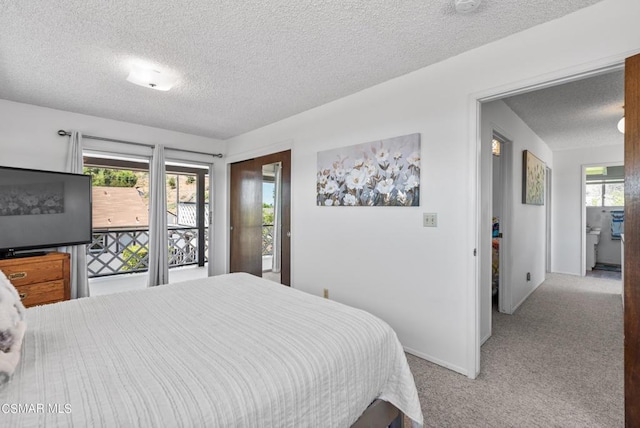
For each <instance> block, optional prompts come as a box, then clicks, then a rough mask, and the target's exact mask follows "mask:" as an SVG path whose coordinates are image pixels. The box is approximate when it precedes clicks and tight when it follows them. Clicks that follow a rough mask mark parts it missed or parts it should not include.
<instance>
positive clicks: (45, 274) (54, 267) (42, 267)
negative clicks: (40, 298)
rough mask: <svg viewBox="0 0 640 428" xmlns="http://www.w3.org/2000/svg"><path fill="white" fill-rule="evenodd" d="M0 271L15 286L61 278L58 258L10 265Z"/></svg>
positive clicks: (60, 262)
mask: <svg viewBox="0 0 640 428" xmlns="http://www.w3.org/2000/svg"><path fill="white" fill-rule="evenodd" d="M2 271H3V272H4V274H5V275H6V276H7V278H9V281H11V283H12V284H13V285H14V286H16V287H19V286H21V285H29V284H38V283H41V282H48V281H55V280H59V279H60V280H61V279H63V271H62V261H60V260H51V261H42V262H39V263H24V264H21V265H10V266H6V267H3V268H2Z"/></svg>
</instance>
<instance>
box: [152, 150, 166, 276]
mask: <svg viewBox="0 0 640 428" xmlns="http://www.w3.org/2000/svg"><path fill="white" fill-rule="evenodd" d="M164 163H165V161H164V146H161V145H157V146H156V147H155V148H154V149H153V157H152V158H151V163H150V164H149V276H148V280H147V287H154V286H156V285H161V284H167V283H168V282H169V261H168V259H169V252H168V245H169V239H168V235H167V188H166V173H165V165H164Z"/></svg>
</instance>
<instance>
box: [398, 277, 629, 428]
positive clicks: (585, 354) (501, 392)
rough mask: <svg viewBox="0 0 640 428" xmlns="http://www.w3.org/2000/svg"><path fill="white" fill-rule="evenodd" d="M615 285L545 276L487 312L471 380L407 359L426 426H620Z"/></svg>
mask: <svg viewBox="0 0 640 428" xmlns="http://www.w3.org/2000/svg"><path fill="white" fill-rule="evenodd" d="M620 292H621V283H620V281H614V280H608V279H601V278H588V277H587V278H584V277H583V278H580V277H575V276H570V275H559V274H552V275H549V276H548V277H547V280H546V281H545V282H544V283H543V284H542V285H540V287H538V289H537V290H536V291H535V292H534V293H533V294H532V295H531V296H530V297H529V298H528V299H527V301H526V302H525V303H524V304H523V305H522V306H521V307H520V308H518V310H517V311H516V313H515V314H513V315H505V314H500V313H497V312H494V313H493V336H492V337H491V338H490V339H489V340H487V342H485V344H484V345H483V347H482V357H481V358H482V359H481V362H482V366H481V374H480V376H479V377H478V378H477V379H476V380H470V379H468V378H467V377H465V376H462V375H460V374H457V373H454V372H452V371H450V370H447V369H445V368H442V367H440V366H437V365H435V364H432V363H429V362H427V361H424V360H422V359H420V358H416V357H413V356H411V355H408V360H409V365H410V366H411V370H412V372H413V375H414V378H415V380H416V385H417V387H418V392H419V394H420V400H421V403H422V410H423V413H424V416H425V426H426V427H438V428H443V427H622V426H624V391H623V382H624V377H623V376H624V368H623V319H622V303H621V297H620Z"/></svg>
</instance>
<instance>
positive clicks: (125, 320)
mask: <svg viewBox="0 0 640 428" xmlns="http://www.w3.org/2000/svg"><path fill="white" fill-rule="evenodd" d="M26 318H27V324H28V327H27V331H26V334H25V336H24V341H23V343H22V355H21V361H20V364H19V365H18V367H17V369H16V372H15V373H14V375H13V378H12V380H11V381H10V382H9V383H8V384H6V385H4V387H2V388H1V389H0V404H2V408H1V409H0V412H1V413H2V415H0V419H2V424H3V426H20V427H31V426H77V427H85V426H104V427H112V426H113V427H115V426H136V427H153V426H167V427H169V426H172V427H173V426H176V427H177V426H189V427H190V426H202V427H217V426H220V427H316V426H317V427H320V426H322V427H350V426H373V425H370V423H369V422H366V421H367V420H371V418H372V416H371V415H372V414H373V415H375V413H371V412H372V411H374V410H375V408H376V407H377V408H378V410H379V409H380V408H381V406H382V408H383V409H385V410H384V411H385V412H386V413H388V412H389V409H399V411H401V412H402V413H404V414H405V415H406V416H407V417H408V418H409V419H410V420H411V422H412V425H413V426H416V427H419V426H421V425H422V412H421V409H420V402H419V400H418V395H417V391H416V387H415V384H414V381H413V377H412V375H411V372H410V370H409V367H408V364H407V361H406V358H405V355H404V352H403V349H402V347H401V345H400V343H399V342H398V339H397V337H396V335H395V333H394V331H393V330H392V329H391V328H390V327H389V326H388V325H387V324H386V323H384V322H383V321H381V320H380V319H378V318H376V317H374V316H372V315H371V314H369V313H367V312H364V311H361V310H357V309H354V308H351V307H348V306H345V305H342V304H340V303H337V302H334V301H331V300H327V299H322V298H319V297H316V296H312V295H309V294H306V293H304V292H301V291H299V290H295V289H291V288H289V287H283V286H281V285H279V284H276V283H272V282H270V281H266V280H263V279H261V278H257V277H255V276H252V275H249V274H243V273H236V274H229V275H221V276H217V277H212V278H206V279H200V280H194V281H188V282H183V283H176V284H170V285H166V286H160V287H154V288H151V289H148V290H142V291H132V292H126V293H119V294H112V295H107V296H100V297H92V298H87V299H78V300H73V301H69V302H62V303H57V304H53V305H45V306H38V307H34V308H30V309H28V310H27V313H26ZM372 403H374V405H372ZM20 405H22V407H19V406H20ZM367 409H369V410H367ZM363 414H364V416H363ZM401 417H402V415H400V420H401ZM359 418H360V419H359ZM367 418H368V419H367ZM373 418H374V419H375V418H376V416H373ZM398 420H399V419H396V422H397V421H398ZM363 421H364V422H363ZM386 423H387V422H385V424H386ZM354 424H355V425H354Z"/></svg>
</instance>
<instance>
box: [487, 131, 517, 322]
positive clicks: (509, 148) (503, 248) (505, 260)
mask: <svg viewBox="0 0 640 428" xmlns="http://www.w3.org/2000/svg"><path fill="white" fill-rule="evenodd" d="M492 134H493V136H494V138H495V137H497V140H498V141H500V143H501V144H502V146H501V149H502V152H501V154H500V157H501V159H500V168H501V177H500V178H501V180H500V187H499V191H500V193H501V194H502V197H501V205H502V207H501V208H502V209H501V212H502V218H500V233H502V234H503V236H502V238H501V240H500V252H499V258H500V262H499V263H500V273H499V284H500V285H499V289H498V310H499V311H500V312H502V313H505V314H511V313H513V302H512V299H511V281H510V279H511V252H510V251H511V224H512V215H513V209H512V208H513V180H511V179H510V178H511V177H513V139H512V138H510V137H508V136H507V134H506V133H505V132H503V131H501V130H498V129H496V127H495V126H493V129H492ZM492 184H493V183H492ZM490 309H491V308H490Z"/></svg>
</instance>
